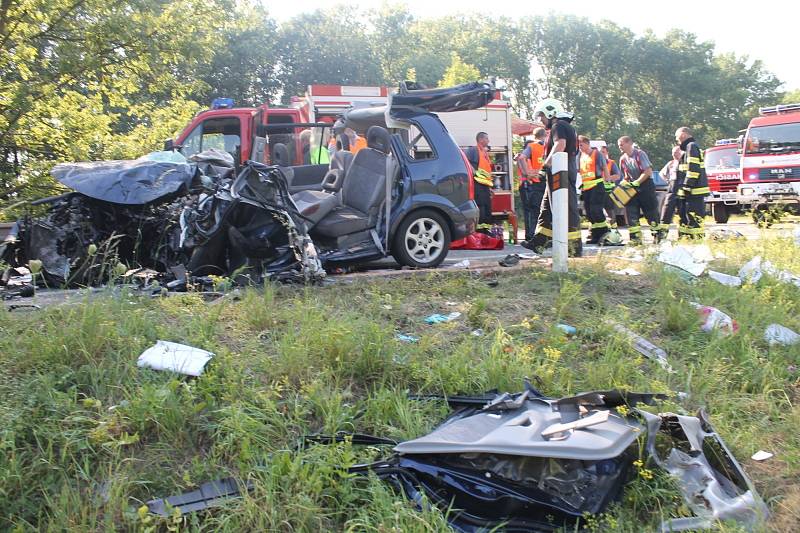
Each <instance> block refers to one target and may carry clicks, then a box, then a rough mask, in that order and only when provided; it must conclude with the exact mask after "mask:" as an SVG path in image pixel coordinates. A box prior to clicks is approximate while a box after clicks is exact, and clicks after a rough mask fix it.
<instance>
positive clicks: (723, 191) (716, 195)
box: [704, 139, 741, 224]
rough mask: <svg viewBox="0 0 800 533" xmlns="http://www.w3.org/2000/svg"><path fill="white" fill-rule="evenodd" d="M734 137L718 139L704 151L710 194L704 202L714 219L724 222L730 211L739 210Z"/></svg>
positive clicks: (737, 172)
mask: <svg viewBox="0 0 800 533" xmlns="http://www.w3.org/2000/svg"><path fill="white" fill-rule="evenodd" d="M736 141H737V140H736V139H720V140H719V141H717V142H716V143H715V144H714V146H712V147H710V148H707V149H706V152H705V157H704V160H705V165H706V176H708V187H709V188H710V189H711V194H710V195H708V196H707V197H706V204H707V205H708V207H710V208H711V214H712V216H713V217H714V221H715V222H716V223H718V224H725V223H726V222H727V221H728V218H729V217H730V215H731V213H738V212H741V206H740V203H739V193H738V191H737V187H738V186H739V183H740V182H741V170H740V168H739V153H738V151H737V145H736Z"/></svg>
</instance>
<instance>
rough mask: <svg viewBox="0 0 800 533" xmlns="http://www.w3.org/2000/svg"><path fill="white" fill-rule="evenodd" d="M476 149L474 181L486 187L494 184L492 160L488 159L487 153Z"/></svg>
mask: <svg viewBox="0 0 800 533" xmlns="http://www.w3.org/2000/svg"><path fill="white" fill-rule="evenodd" d="M477 150H478V171H477V172H475V181H477V182H478V183H480V184H481V185H486V186H487V187H492V186H494V180H493V179H492V162H491V161H489V155H488V154H487V153H486V152H484V151H483V150H481V149H480V148H478V149H477Z"/></svg>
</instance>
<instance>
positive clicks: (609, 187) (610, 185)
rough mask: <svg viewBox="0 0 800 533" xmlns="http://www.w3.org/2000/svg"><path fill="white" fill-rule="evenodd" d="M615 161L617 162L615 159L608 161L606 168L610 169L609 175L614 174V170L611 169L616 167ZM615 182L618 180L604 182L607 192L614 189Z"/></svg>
mask: <svg viewBox="0 0 800 533" xmlns="http://www.w3.org/2000/svg"><path fill="white" fill-rule="evenodd" d="M614 163H616V161H614V160H613V159H609V160H608V161H606V168H607V169H608V176H609V177H611V176H613V174H612V172H613V171H612V170H611V169H612V168H613V167H614ZM615 184H616V182H614V181H611V182H606V183H604V184H603V186H605V188H606V192H608V191H611V190H612V189H614V186H615Z"/></svg>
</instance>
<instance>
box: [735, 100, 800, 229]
mask: <svg viewBox="0 0 800 533" xmlns="http://www.w3.org/2000/svg"><path fill="white" fill-rule="evenodd" d="M739 150H740V152H741V155H742V158H741V183H740V185H739V187H738V192H739V200H740V202H741V203H742V204H743V205H745V206H747V207H749V208H751V209H753V214H754V218H755V219H756V221H757V222H759V221H761V219H763V217H764V214H765V213H767V212H768V211H770V210H771V208H774V207H775V206H780V207H781V208H782V209H786V210H791V211H794V212H797V211H798V209H800V103H797V104H786V105H775V106H770V107H762V108H760V109H759V116H757V117H755V118H753V119H752V120H751V121H750V124H749V126H748V127H747V131H746V133H745V134H744V136H743V138H742V142H741V145H740V147H739ZM773 218H774V216H773Z"/></svg>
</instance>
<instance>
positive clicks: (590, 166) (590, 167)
mask: <svg viewBox="0 0 800 533" xmlns="http://www.w3.org/2000/svg"><path fill="white" fill-rule="evenodd" d="M596 168H597V149H596V148H595V149H594V150H592V153H591V154H590V155H588V156H587V155H586V154H584V153H583V152H581V170H580V172H581V179H582V180H583V182H582V183H581V189H582V190H584V191H588V190H590V189H594V187H595V185H597V184H598V183H600V182H601V181H603V176H600V177H599V178H598V177H597V174H596V173H595V169H596Z"/></svg>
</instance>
